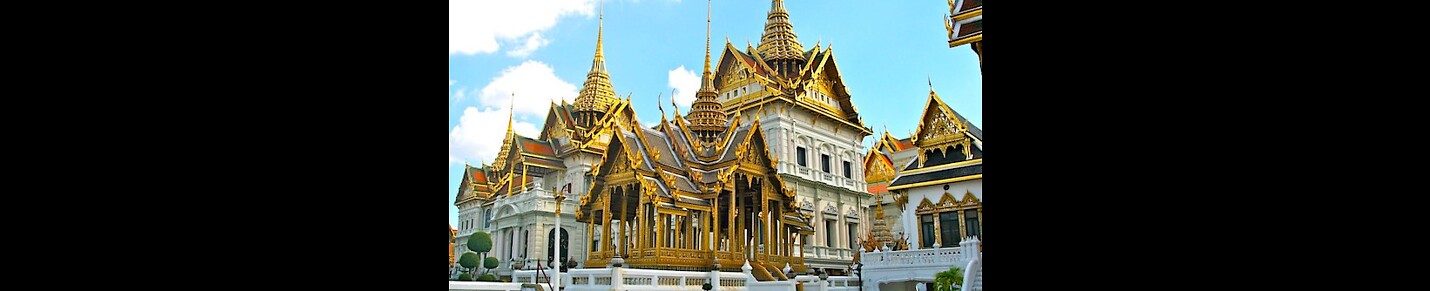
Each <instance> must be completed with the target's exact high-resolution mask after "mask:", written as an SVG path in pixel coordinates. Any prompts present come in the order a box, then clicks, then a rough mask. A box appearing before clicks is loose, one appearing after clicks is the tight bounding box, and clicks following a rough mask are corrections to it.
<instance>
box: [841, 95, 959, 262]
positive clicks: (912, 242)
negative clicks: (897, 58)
mask: <svg viewBox="0 0 1430 291" xmlns="http://www.w3.org/2000/svg"><path fill="white" fill-rule="evenodd" d="M865 162H866V164H868V166H866V168H867V169H868V174H867V176H868V177H869V179H868V181H869V192H871V193H875V194H876V196H877V197H878V200H877V201H878V202H877V203H876V205H875V207H876V209H877V211H876V212H883V213H886V214H887V213H890V212H893V213H894V214H892V215H887V216H880V217H881V218H883V219H884V220H886V221H893V223H891V224H892V225H890V229H889V232H891V233H894V235H892V236H891V237H892V239H890V240H889V241H885V240H884V238H879V240H880V243H882V244H883V245H884V246H891V247H888V248H881V249H879V250H876V251H873V252H867V253H864V254H862V256H861V262H860V263H861V264H862V265H863V274H862V277H861V278H860V279H861V280H862V283H863V285H864V287H865V288H866V289H873V290H915V289H916V287H920V285H925V284H929V283H930V282H933V279H934V277H935V274H936V273H938V272H942V271H945V270H948V269H949V268H950V267H955V266H956V267H959V268H962V269H964V270H965V276H966V277H965V282H969V283H970V285H969V286H968V287H967V288H965V289H964V290H981V289H982V279H981V278H982V267H981V263H980V261H981V260H980V259H981V258H982V253H983V252H982V246H983V245H982V236H983V224H982V218H983V204H982V201H983V130H981V129H979V128H978V126H975V125H973V124H972V123H970V122H968V119H967V118H964V117H963V115H962V114H959V113H958V111H955V110H953V109H952V108H950V107H949V106H948V104H946V103H944V102H943V99H942V98H940V97H939V96H938V94H937V93H936V92H934V90H933V88H932V86H930V88H929V95H928V99H927V101H926V102H925V103H924V110H923V114H922V116H921V117H920V119H919V125H918V128H917V129H916V131H915V132H914V133H913V135H912V136H910V137H909V138H906V139H896V138H894V137H893V136H892V135H889V134H888V133H885V134H884V135H883V137H881V138H880V139H879V140H878V141H877V142H876V143H875V146H874V147H873V148H871V149H870V152H869V154H868V156H867V160H866V161H865ZM899 238H903V239H907V241H905V243H906V246H905V247H904V248H899V247H892V246H893V245H895V244H896V243H898V242H899V241H896V240H897V239H899ZM968 276H976V277H977V278H979V279H977V280H969V279H967V278H968ZM925 286H926V285H925Z"/></svg>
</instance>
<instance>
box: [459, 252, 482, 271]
mask: <svg viewBox="0 0 1430 291" xmlns="http://www.w3.org/2000/svg"><path fill="white" fill-rule="evenodd" d="M457 264H459V265H462V267H463V268H467V269H469V270H470V269H476V268H477V264H478V263H477V253H470V252H469V253H465V254H462V258H461V259H458V260H457Z"/></svg>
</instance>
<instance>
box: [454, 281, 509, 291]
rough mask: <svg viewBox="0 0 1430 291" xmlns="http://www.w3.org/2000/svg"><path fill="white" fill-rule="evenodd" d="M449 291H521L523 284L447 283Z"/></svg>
mask: <svg viewBox="0 0 1430 291" xmlns="http://www.w3.org/2000/svg"><path fill="white" fill-rule="evenodd" d="M447 290H453V291H456V290H461V291H519V290H521V283H502V282H464V281H447Z"/></svg>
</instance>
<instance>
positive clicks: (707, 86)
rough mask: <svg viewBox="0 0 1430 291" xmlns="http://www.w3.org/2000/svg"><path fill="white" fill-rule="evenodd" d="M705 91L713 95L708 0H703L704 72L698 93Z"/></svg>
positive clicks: (701, 75)
mask: <svg viewBox="0 0 1430 291" xmlns="http://www.w3.org/2000/svg"><path fill="white" fill-rule="evenodd" d="M707 91H708V92H710V93H712V94H713V93H715V76H713V75H711V74H710V0H705V71H704V72H703V73H700V92H707ZM674 97H675V96H674V95H672V96H671V98H674Z"/></svg>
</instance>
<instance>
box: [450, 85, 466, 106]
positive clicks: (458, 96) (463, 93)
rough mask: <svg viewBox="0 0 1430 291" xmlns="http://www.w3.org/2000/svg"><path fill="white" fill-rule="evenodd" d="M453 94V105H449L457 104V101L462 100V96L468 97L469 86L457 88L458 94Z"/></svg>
mask: <svg viewBox="0 0 1430 291" xmlns="http://www.w3.org/2000/svg"><path fill="white" fill-rule="evenodd" d="M452 96H453V100H452V105H449V106H455V105H457V103H459V102H462V98H466V97H467V87H461V88H457V93H456V94H452Z"/></svg>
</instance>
